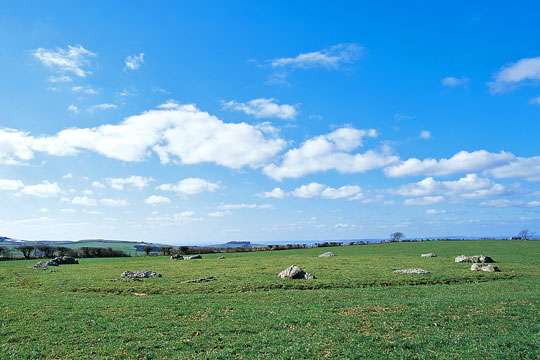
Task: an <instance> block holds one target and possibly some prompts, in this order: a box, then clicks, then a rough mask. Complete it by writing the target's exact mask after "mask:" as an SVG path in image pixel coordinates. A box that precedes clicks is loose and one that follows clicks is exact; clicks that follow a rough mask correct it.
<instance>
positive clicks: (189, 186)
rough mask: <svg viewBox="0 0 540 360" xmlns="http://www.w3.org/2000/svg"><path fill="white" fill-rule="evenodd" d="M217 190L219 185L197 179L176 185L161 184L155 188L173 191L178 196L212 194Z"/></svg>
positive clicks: (182, 181)
mask: <svg viewBox="0 0 540 360" xmlns="http://www.w3.org/2000/svg"><path fill="white" fill-rule="evenodd" d="M219 188H220V186H219V184H216V183H212V182H209V181H206V180H204V179H199V178H187V179H184V180H181V181H179V182H178V183H176V184H162V185H159V186H157V187H156V189H158V190H162V191H174V192H176V193H177V194H179V195H196V194H199V193H202V192H214V191H216V190H218V189H219Z"/></svg>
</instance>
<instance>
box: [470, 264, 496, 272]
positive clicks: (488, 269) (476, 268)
mask: <svg viewBox="0 0 540 360" xmlns="http://www.w3.org/2000/svg"><path fill="white" fill-rule="evenodd" d="M471 271H486V272H499V271H501V270H499V268H498V267H497V266H494V265H490V264H472V266H471Z"/></svg>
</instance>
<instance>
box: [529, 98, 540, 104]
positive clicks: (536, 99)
mask: <svg viewBox="0 0 540 360" xmlns="http://www.w3.org/2000/svg"><path fill="white" fill-rule="evenodd" d="M529 104H533V105H540V96H537V97H535V98H532V99H531V100H529Z"/></svg>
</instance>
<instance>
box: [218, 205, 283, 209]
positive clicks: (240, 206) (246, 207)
mask: <svg viewBox="0 0 540 360" xmlns="http://www.w3.org/2000/svg"><path fill="white" fill-rule="evenodd" d="M219 208H220V209H221V210H238V209H273V208H274V206H273V205H271V204H261V205H259V204H223V205H220V207H219Z"/></svg>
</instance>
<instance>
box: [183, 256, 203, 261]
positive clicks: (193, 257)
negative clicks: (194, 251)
mask: <svg viewBox="0 0 540 360" xmlns="http://www.w3.org/2000/svg"><path fill="white" fill-rule="evenodd" d="M184 259H186V260H194V259H202V256H201V255H193V256H188V257H185V258H184Z"/></svg>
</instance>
